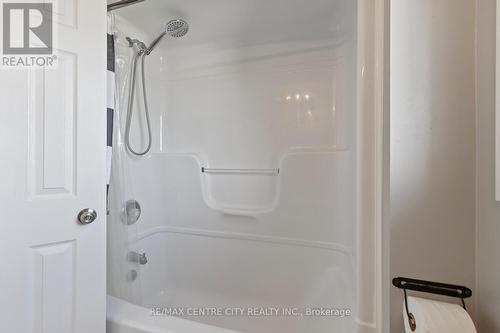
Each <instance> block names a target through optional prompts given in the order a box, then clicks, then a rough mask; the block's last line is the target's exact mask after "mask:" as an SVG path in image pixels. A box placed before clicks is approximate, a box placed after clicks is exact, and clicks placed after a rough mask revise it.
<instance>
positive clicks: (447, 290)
mask: <svg viewBox="0 0 500 333" xmlns="http://www.w3.org/2000/svg"><path fill="white" fill-rule="evenodd" d="M392 284H393V285H394V286H395V287H397V288H399V289H403V291H404V297H405V308H406V315H407V316H408V323H409V324H410V328H411V330H412V331H415V329H416V327H417V323H416V321H415V316H413V314H412V313H410V311H409V310H408V300H407V294H406V291H407V290H413V291H419V292H424V293H430V294H437V295H444V296H449V297H456V298H460V300H461V301H462V306H463V307H464V309H466V307H465V301H464V299H465V298H468V297H471V296H472V290H470V289H469V288H467V287H464V286H457V285H454V284H448V283H441V282H433V281H425V280H417V279H410V278H404V277H397V278H394V279H393V280H392Z"/></svg>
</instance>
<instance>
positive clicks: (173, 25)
mask: <svg viewBox="0 0 500 333" xmlns="http://www.w3.org/2000/svg"><path fill="white" fill-rule="evenodd" d="M188 31H189V25H188V24H187V22H186V21H184V20H180V19H176V20H171V21H169V22H168V23H167V25H166V26H165V31H164V32H162V34H161V35H160V36H158V37H156V39H155V40H154V41H152V42H151V45H150V46H149V47H148V49H147V50H146V54H148V55H149V54H150V53H151V52H153V49H154V48H155V47H156V45H158V43H159V42H160V41H161V40H162V39H163V37H165V35H167V34H168V35H169V36H170V37H175V38H177V37H182V36H184V35H185V34H187V33H188Z"/></svg>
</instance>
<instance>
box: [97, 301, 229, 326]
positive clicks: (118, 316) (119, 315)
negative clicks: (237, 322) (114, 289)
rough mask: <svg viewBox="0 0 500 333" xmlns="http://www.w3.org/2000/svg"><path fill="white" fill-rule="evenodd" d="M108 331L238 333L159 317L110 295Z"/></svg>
mask: <svg viewBox="0 0 500 333" xmlns="http://www.w3.org/2000/svg"><path fill="white" fill-rule="evenodd" d="M106 331H107V332H113V333H238V332H237V331H232V330H226V329H223V328H218V327H215V326H210V325H205V324H201V323H197V322H194V321H190V320H186V319H181V318H176V317H157V316H152V315H151V309H147V308H143V307H141V306H137V305H134V304H131V303H129V302H126V301H124V300H121V299H119V298H116V297H113V296H108V302H107V315H106Z"/></svg>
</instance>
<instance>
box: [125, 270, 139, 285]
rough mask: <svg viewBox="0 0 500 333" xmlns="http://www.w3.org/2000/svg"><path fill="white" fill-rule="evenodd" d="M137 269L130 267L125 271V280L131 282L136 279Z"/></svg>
mask: <svg viewBox="0 0 500 333" xmlns="http://www.w3.org/2000/svg"><path fill="white" fill-rule="evenodd" d="M137 275H138V274H137V271H136V270H135V269H132V270H130V271H128V272H127V281H129V282H133V281H135V280H136V279H137Z"/></svg>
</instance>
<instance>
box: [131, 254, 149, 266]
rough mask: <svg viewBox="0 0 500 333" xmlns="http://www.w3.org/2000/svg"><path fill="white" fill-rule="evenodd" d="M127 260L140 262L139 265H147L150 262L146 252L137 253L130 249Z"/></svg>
mask: <svg viewBox="0 0 500 333" xmlns="http://www.w3.org/2000/svg"><path fill="white" fill-rule="evenodd" d="M127 260H128V261H130V262H134V263H138V264H139V265H146V264H147V263H148V258H147V257H146V253H137V252H135V251H130V252H129V253H128V254H127Z"/></svg>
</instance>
